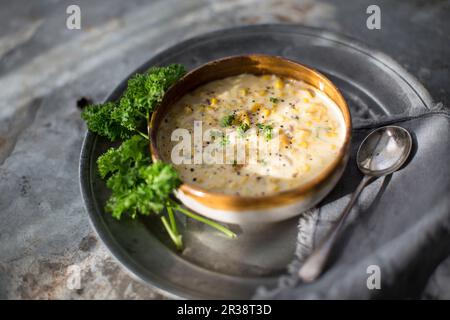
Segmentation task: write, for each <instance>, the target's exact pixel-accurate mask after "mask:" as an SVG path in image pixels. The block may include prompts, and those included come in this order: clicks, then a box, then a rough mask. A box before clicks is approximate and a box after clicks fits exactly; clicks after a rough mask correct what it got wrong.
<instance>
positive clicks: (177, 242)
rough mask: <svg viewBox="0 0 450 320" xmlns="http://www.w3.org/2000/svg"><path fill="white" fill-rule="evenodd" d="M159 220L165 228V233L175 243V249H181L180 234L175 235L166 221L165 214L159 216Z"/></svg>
mask: <svg viewBox="0 0 450 320" xmlns="http://www.w3.org/2000/svg"><path fill="white" fill-rule="evenodd" d="M161 221H162V223H163V225H164V228H166V231H167V233H168V234H169V236H170V239H172V241H173V243H174V244H175V247H176V248H177V250H181V249H182V248H183V242H182V240H181V236H180V235H176V234H175V233H174V232H173V231H172V229H171V228H170V225H169V223H168V222H167V219H166V217H165V216H161Z"/></svg>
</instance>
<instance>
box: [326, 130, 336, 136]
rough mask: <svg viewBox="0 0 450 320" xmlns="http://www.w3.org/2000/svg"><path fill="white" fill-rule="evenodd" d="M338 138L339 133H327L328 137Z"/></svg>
mask: <svg viewBox="0 0 450 320" xmlns="http://www.w3.org/2000/svg"><path fill="white" fill-rule="evenodd" d="M336 136H337V133H336V132H334V131H328V132H327V137H330V138H334V137H336Z"/></svg>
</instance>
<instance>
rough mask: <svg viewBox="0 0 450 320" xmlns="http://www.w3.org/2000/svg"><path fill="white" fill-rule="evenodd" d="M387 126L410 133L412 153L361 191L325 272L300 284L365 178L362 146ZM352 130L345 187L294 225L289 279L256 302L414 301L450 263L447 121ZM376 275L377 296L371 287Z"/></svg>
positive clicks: (415, 118) (437, 118)
mask: <svg viewBox="0 0 450 320" xmlns="http://www.w3.org/2000/svg"><path fill="white" fill-rule="evenodd" d="M389 124H395V125H399V126H402V127H404V128H406V129H408V130H409V132H410V133H411V135H412V137H413V141H414V145H413V150H412V152H411V156H410V158H409V160H408V162H407V163H406V165H405V166H404V167H403V168H401V169H400V170H399V171H397V172H395V173H393V174H392V175H388V176H386V177H382V178H379V179H377V180H375V181H374V182H372V183H371V184H370V185H368V186H367V187H366V188H365V189H364V190H363V192H362V194H361V196H360V198H359V200H358V201H357V203H356V204H355V206H354V208H353V209H352V212H351V214H350V216H349V217H348V219H347V223H346V225H345V228H344V229H343V230H342V232H341V234H340V237H339V239H338V240H337V242H336V244H335V246H334V249H333V255H332V257H331V259H330V263H329V267H328V268H327V270H326V271H325V272H324V273H323V275H322V276H321V277H320V278H319V279H317V280H316V281H315V282H313V283H309V284H306V283H302V282H301V281H300V280H298V278H297V273H298V270H299V268H300V266H301V264H302V262H303V261H305V259H306V258H307V256H308V255H309V254H310V253H311V251H312V250H313V249H314V247H315V246H317V244H318V243H320V241H321V240H322V239H323V237H324V235H326V233H327V232H328V230H329V228H330V226H331V225H332V224H333V223H334V222H335V221H336V219H337V218H338V217H339V215H340V213H341V212H342V210H343V208H344V207H345V205H346V204H347V202H348V201H349V198H350V194H351V193H352V192H353V191H354V190H355V188H356V186H357V185H358V183H359V182H360V180H361V178H362V174H361V173H360V172H359V171H358V169H357V166H356V160H355V157H356V152H357V150H358V147H359V145H360V143H361V142H362V140H363V139H364V138H365V137H366V135H367V134H368V133H369V132H370V131H371V130H372V129H374V128H376V127H380V126H384V125H389ZM354 127H355V129H354V131H353V137H352V147H351V157H350V159H349V163H348V166H347V168H346V171H345V173H344V175H343V177H342V179H341V180H340V181H339V183H338V185H337V186H336V188H335V189H334V190H333V192H332V193H331V194H330V195H329V196H327V197H326V198H325V200H324V201H322V202H321V203H320V205H319V206H318V207H317V208H315V209H312V210H310V211H308V212H305V213H303V214H302V215H301V217H300V218H299V224H298V239H297V240H298V241H297V250H296V259H295V260H294V261H293V262H292V263H291V264H290V265H289V266H288V274H286V275H284V276H282V277H281V278H280V279H279V284H278V286H277V287H276V288H275V289H271V290H268V289H267V288H258V290H257V292H256V294H255V298H259V299H373V298H381V299H386V298H418V297H420V295H421V292H422V290H423V288H424V286H425V285H426V282H427V280H428V278H429V277H430V275H431V274H432V273H433V271H434V269H435V268H436V267H437V265H438V264H439V263H440V262H441V261H443V260H444V259H445V258H446V257H448V256H449V254H450V113H448V112H447V111H443V110H441V109H440V108H436V109H434V110H430V111H427V112H425V113H420V114H413V115H407V116H404V115H399V116H395V117H391V118H385V119H378V120H377V121H368V122H359V123H358V122H357V123H356V124H355V126H354ZM373 266H375V267H373ZM374 268H375V269H374ZM374 270H375V271H374ZM378 271H379V274H378ZM375 273H376V274H375ZM378 275H379V280H380V286H379V287H380V288H379V289H378V288H376V287H378V286H375V288H374V286H373V285H370V284H373V283H374V282H373V280H374V278H373V276H376V277H378ZM368 282H369V285H368Z"/></svg>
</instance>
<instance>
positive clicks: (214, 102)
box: [210, 98, 218, 106]
mask: <svg viewBox="0 0 450 320" xmlns="http://www.w3.org/2000/svg"><path fill="white" fill-rule="evenodd" d="M217 102H218V100H217V99H216V98H211V101H210V105H211V106H215V105H216V104H217Z"/></svg>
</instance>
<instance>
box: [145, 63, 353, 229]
mask: <svg viewBox="0 0 450 320" xmlns="http://www.w3.org/2000/svg"><path fill="white" fill-rule="evenodd" d="M241 74H253V75H275V76H278V77H280V78H286V79H293V80H297V81H302V82H304V83H306V84H308V85H310V86H312V87H314V88H315V89H317V90H319V91H320V92H321V93H323V94H325V95H326V96H327V97H328V98H329V99H331V100H332V101H333V102H334V103H335V105H336V106H337V108H338V111H339V113H340V115H341V116H342V124H343V125H342V132H343V133H342V137H343V138H342V143H341V145H340V146H339V147H338V149H337V150H336V152H335V153H334V154H335V155H334V156H333V158H332V159H330V161H329V163H328V164H327V165H326V167H324V168H323V169H321V170H320V172H317V174H316V175H315V177H314V178H313V179H311V180H310V181H307V182H306V183H303V184H301V185H300V186H298V187H294V188H292V189H288V190H282V191H279V192H273V193H270V194H267V195H264V196H248V195H245V196H243V195H236V194H228V193H225V192H223V193H222V192H220V190H219V191H218V190H214V191H211V190H207V189H206V188H202V187H201V186H199V185H197V184H193V183H189V182H188V181H183V182H182V184H181V185H180V187H179V188H178V189H177V190H176V191H175V196H176V197H177V198H178V199H179V200H180V201H181V202H182V203H183V204H184V205H185V206H186V207H188V208H190V209H191V210H193V211H195V212H197V213H199V214H202V215H204V216H205V217H208V218H211V219H214V220H218V221H222V222H226V223H233V224H241V225H245V224H261V223H272V222H277V221H282V220H286V219H289V218H292V217H294V216H297V215H299V214H301V213H302V212H304V211H306V210H308V209H310V208H312V207H313V206H315V205H316V204H318V203H319V202H320V201H321V200H322V199H323V198H324V197H325V196H326V195H327V194H328V193H329V192H330V191H331V190H332V189H333V188H334V187H335V186H336V184H337V182H338V180H339V179H340V178H341V176H342V174H343V172H344V169H345V166H346V164H347V161H348V158H349V148H350V140H351V116H350V111H349V108H348V106H347V104H346V102H345V100H344V98H343V97H342V95H341V93H340V92H339V90H338V89H337V88H336V86H335V85H334V84H333V83H332V82H331V81H330V80H329V79H328V78H326V77H325V76H324V75H323V74H321V73H319V72H317V71H315V70H313V69H311V68H309V67H306V66H304V65H301V64H299V63H297V62H295V61H291V60H288V59H285V58H282V57H277V56H267V55H246V56H232V57H226V58H223V59H219V60H214V61H211V62H209V63H206V64H204V65H202V66H200V67H198V68H196V69H194V70H192V71H190V72H188V73H187V74H186V75H185V76H184V77H182V78H181V79H180V80H179V81H177V83H175V84H174V85H173V86H172V87H171V88H170V89H169V90H168V91H167V92H166V94H165V96H164V98H163V101H162V102H161V104H160V105H159V106H158V108H157V110H156V111H155V112H154V113H153V115H152V118H151V120H150V123H149V132H150V141H151V142H150V151H151V155H152V158H153V160H154V161H156V160H162V157H161V154H160V150H159V147H158V139H157V137H158V130H159V128H160V125H161V122H162V121H163V119H164V117H165V116H166V114H167V112H168V111H169V110H170V109H171V108H172V107H174V106H175V105H176V102H177V101H178V100H180V99H181V98H182V97H183V96H185V95H186V94H188V93H190V92H192V91H194V90H195V89H196V88H198V87H200V86H202V85H205V84H207V83H210V82H212V81H215V80H220V79H224V78H227V77H232V76H237V75H241Z"/></svg>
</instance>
